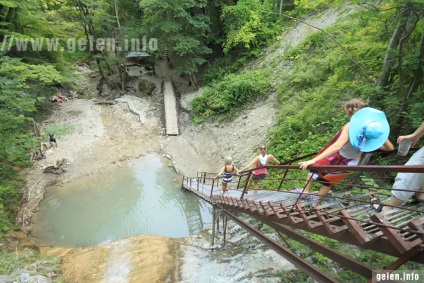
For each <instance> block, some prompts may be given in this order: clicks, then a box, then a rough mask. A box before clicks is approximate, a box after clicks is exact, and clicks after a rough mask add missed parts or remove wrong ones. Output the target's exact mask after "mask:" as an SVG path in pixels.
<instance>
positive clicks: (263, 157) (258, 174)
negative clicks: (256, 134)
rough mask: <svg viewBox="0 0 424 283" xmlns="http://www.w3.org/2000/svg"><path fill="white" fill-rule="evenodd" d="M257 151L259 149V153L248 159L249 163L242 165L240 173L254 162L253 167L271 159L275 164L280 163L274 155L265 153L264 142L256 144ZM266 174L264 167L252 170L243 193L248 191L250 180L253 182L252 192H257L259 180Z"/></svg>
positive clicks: (257, 166) (262, 164) (263, 164)
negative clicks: (250, 159) (253, 188)
mask: <svg viewBox="0 0 424 283" xmlns="http://www.w3.org/2000/svg"><path fill="white" fill-rule="evenodd" d="M258 151H259V155H258V156H256V157H255V158H253V159H252V161H250V163H249V164H247V165H246V166H245V167H243V169H241V170H240V172H239V173H241V172H242V171H244V170H246V169H249V168H250V167H251V166H252V165H253V164H255V168H259V167H262V166H266V165H268V163H269V162H270V161H273V162H274V163H276V164H277V165H279V164H280V161H278V160H277V158H275V157H274V155H272V154H267V153H266V146H265V145H264V144H260V145H258ZM267 174H268V170H267V169H266V168H260V169H257V170H254V171H253V172H252V174H251V175H250V178H249V180H248V181H247V185H246V188H245V189H244V191H243V193H245V194H247V193H248V191H249V189H250V186H251V185H252V182H253V183H255V190H254V193H257V192H258V189H259V181H261V180H264V179H265V178H266V175H267Z"/></svg>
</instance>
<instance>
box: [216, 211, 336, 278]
mask: <svg viewBox="0 0 424 283" xmlns="http://www.w3.org/2000/svg"><path fill="white" fill-rule="evenodd" d="M223 212H224V213H225V214H226V215H227V216H228V217H229V218H231V219H232V220H233V221H234V222H236V223H237V224H238V225H240V226H241V227H243V228H244V229H246V230H247V231H248V232H249V233H250V234H252V235H253V236H255V237H256V238H258V240H260V241H261V242H262V243H264V244H265V245H267V246H268V247H270V248H271V249H273V250H274V251H275V252H277V253H278V254H280V255H281V256H282V257H284V258H285V259H287V260H288V261H290V262H291V263H293V264H294V265H295V266H296V267H298V268H299V269H301V270H302V271H303V272H305V273H306V274H308V275H309V276H310V277H312V278H313V279H314V280H316V281H318V282H338V281H337V280H336V279H334V278H333V277H331V276H330V275H328V274H326V273H324V272H322V271H321V270H319V269H318V268H316V267H315V266H313V265H312V264H310V263H308V262H307V261H305V260H304V259H303V258H302V257H300V256H299V255H297V254H295V253H293V252H292V251H291V250H289V249H287V248H285V247H283V246H281V245H280V244H279V243H277V242H276V241H274V240H272V239H270V238H268V237H266V236H264V235H263V234H262V233H261V232H260V231H258V230H256V229H255V228H253V227H252V226H251V225H250V224H248V223H246V222H244V221H242V220H241V219H239V218H238V217H237V216H235V215H233V214H232V213H230V212H229V211H228V210H223Z"/></svg>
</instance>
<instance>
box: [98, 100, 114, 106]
mask: <svg viewBox="0 0 424 283" xmlns="http://www.w3.org/2000/svg"><path fill="white" fill-rule="evenodd" d="M94 104H98V105H113V104H115V101H113V100H96V101H94Z"/></svg>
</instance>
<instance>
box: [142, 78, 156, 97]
mask: <svg viewBox="0 0 424 283" xmlns="http://www.w3.org/2000/svg"><path fill="white" fill-rule="evenodd" d="M155 88H156V85H155V84H154V83H152V82H150V81H148V80H146V79H141V80H140V82H139V83H138V89H139V90H140V91H141V92H142V93H144V94H147V95H152V93H153V91H154V90H155Z"/></svg>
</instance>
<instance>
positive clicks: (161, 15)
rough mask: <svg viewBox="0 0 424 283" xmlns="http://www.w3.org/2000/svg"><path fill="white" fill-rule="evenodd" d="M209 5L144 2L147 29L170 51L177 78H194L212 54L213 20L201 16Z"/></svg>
mask: <svg viewBox="0 0 424 283" xmlns="http://www.w3.org/2000/svg"><path fill="white" fill-rule="evenodd" d="M205 5H206V1H204V0H202V1H194V0H183V1H172V0H143V1H140V7H141V8H142V9H143V11H144V13H145V16H144V17H143V25H144V28H145V29H146V31H147V33H148V35H149V36H150V37H154V38H157V39H158V40H159V42H160V43H161V46H160V47H159V48H160V49H161V51H162V52H163V51H165V50H169V53H170V54H172V55H171V57H172V58H173V62H174V63H175V65H176V69H175V72H176V73H177V74H188V75H192V74H195V73H196V72H197V71H198V67H199V66H200V65H202V64H204V63H205V62H206V60H205V58H204V57H205V56H206V55H207V54H210V53H211V52H212V50H211V49H210V48H209V47H208V46H207V45H206V42H207V40H208V38H207V32H208V30H209V20H208V17H207V16H206V15H204V14H203V13H201V11H202V9H204V8H205Z"/></svg>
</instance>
